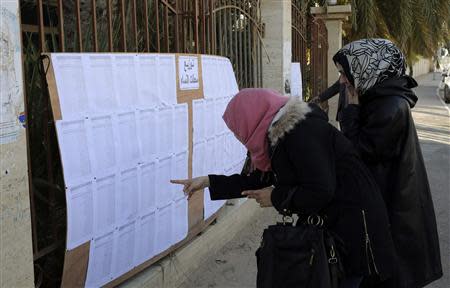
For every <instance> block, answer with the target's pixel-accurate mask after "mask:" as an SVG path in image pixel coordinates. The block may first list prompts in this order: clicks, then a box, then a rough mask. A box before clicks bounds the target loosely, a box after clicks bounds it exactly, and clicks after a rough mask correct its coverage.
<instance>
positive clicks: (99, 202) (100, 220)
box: [93, 174, 118, 236]
mask: <svg viewBox="0 0 450 288" xmlns="http://www.w3.org/2000/svg"><path fill="white" fill-rule="evenodd" d="M117 185H118V180H117V176H116V174H111V175H108V176H105V177H102V178H97V179H95V190H94V197H93V198H94V236H95V235H99V234H103V233H105V232H107V231H111V230H112V229H114V224H115V213H116V193H117V188H118V187H117Z"/></svg>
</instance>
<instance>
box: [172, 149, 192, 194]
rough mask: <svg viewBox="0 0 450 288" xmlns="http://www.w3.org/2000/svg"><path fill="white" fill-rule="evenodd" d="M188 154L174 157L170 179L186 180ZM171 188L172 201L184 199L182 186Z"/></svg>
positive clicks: (182, 153)
mask: <svg viewBox="0 0 450 288" xmlns="http://www.w3.org/2000/svg"><path fill="white" fill-rule="evenodd" d="M188 157H189V156H188V152H187V151H185V152H181V153H179V154H177V155H175V156H174V161H173V163H174V165H173V167H172V175H171V179H187V178H188ZM171 187H172V195H173V200H175V201H176V200H178V199H180V198H183V197H184V193H183V186H181V185H173V184H171Z"/></svg>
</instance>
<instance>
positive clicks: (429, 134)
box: [180, 74, 450, 288]
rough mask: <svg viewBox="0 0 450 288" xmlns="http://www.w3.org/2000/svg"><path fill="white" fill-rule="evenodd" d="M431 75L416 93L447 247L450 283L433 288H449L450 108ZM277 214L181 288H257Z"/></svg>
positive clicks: (261, 216) (258, 222)
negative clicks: (260, 260)
mask: <svg viewBox="0 0 450 288" xmlns="http://www.w3.org/2000/svg"><path fill="white" fill-rule="evenodd" d="M435 79H437V80H433V75H432V74H428V75H425V76H423V77H418V79H417V80H418V82H419V84H420V87H418V88H417V90H416V92H417V94H418V96H419V98H420V99H419V102H418V104H417V106H416V107H415V108H414V110H413V111H414V119H415V122H416V126H417V130H418V134H419V137H420V142H421V146H422V150H423V155H424V159H425V164H426V167H427V171H428V176H429V180H430V184H431V190H432V193H433V200H434V203H435V209H436V216H437V218H438V226H439V233H440V241H441V254H442V263H443V265H444V267H443V268H444V273H446V275H445V277H444V278H442V279H441V280H439V281H436V282H435V283H432V284H431V285H429V286H427V288H448V287H450V281H449V271H450V267H449V263H450V259H449V258H450V247H449V238H450V232H449V218H450V214H449V211H450V209H449V208H450V207H449V205H450V200H449V194H450V174H449V171H450V138H449V134H450V117H449V110H448V107H446V106H445V104H443V103H442V102H441V101H440V100H439V98H438V97H437V96H436V88H437V85H438V83H439V79H440V78H439V77H436V75H435ZM275 219H276V212H275V211H274V210H273V209H272V208H270V209H261V210H260V212H259V213H257V214H256V215H254V216H253V222H252V223H253V224H252V225H251V226H250V227H248V228H247V229H245V230H242V231H241V232H239V233H238V234H237V236H236V237H235V238H234V239H233V240H231V241H230V242H228V243H227V244H226V245H225V246H224V247H223V248H222V249H220V250H218V251H215V252H214V253H211V255H210V257H209V258H208V259H207V260H206V261H205V263H204V264H203V265H202V266H201V267H199V269H197V270H196V272H195V273H193V274H191V275H188V279H189V280H188V281H186V282H185V283H184V284H183V285H181V286H180V287H181V288H191V287H220V288H228V287H255V286H256V285H255V278H256V259H255V256H254V253H255V251H256V249H257V248H258V246H259V243H260V240H261V233H262V231H263V229H264V228H265V227H266V226H267V225H270V224H272V223H274V222H275Z"/></svg>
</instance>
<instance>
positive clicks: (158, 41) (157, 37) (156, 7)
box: [155, 0, 161, 52]
mask: <svg viewBox="0 0 450 288" xmlns="http://www.w3.org/2000/svg"><path fill="white" fill-rule="evenodd" d="M155 17H156V49H157V52H161V40H160V37H159V0H155Z"/></svg>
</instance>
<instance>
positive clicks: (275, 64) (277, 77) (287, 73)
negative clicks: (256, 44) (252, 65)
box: [261, 0, 292, 94]
mask: <svg viewBox="0 0 450 288" xmlns="http://www.w3.org/2000/svg"><path fill="white" fill-rule="evenodd" d="M291 15H292V11H291V1H280V0H263V1H262V3H261V16H262V22H263V23H264V24H265V35H264V39H263V44H264V47H265V50H264V49H263V55H262V57H263V86H264V87H265V88H273V89H275V90H277V91H279V92H281V93H283V94H284V93H285V84H286V81H288V83H289V81H290V77H291V59H292V32H291V27H292V24H291ZM265 51H267V54H268V55H266V54H265Z"/></svg>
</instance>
